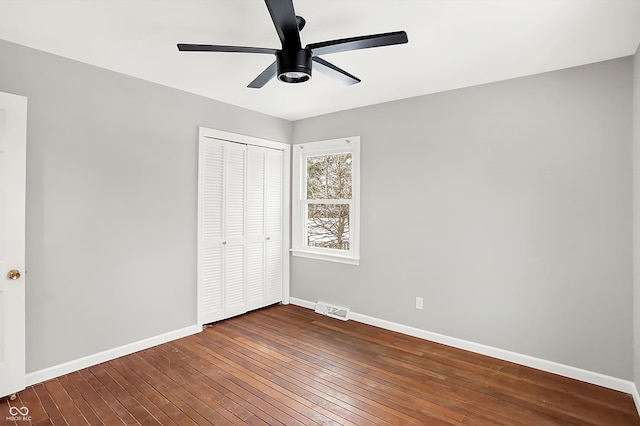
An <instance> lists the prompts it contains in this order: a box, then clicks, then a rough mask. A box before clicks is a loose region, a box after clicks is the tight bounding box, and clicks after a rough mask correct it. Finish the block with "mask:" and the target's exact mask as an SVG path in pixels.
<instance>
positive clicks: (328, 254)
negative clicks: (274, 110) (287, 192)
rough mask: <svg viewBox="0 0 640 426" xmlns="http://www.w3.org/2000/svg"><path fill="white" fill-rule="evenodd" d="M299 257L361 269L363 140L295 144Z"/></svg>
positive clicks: (295, 240)
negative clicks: (358, 265) (359, 267)
mask: <svg viewBox="0 0 640 426" xmlns="http://www.w3.org/2000/svg"><path fill="white" fill-rule="evenodd" d="M293 155H294V157H293V185H294V188H293V194H294V196H293V215H294V217H293V249H292V253H293V255H294V256H303V257H310V258H313V259H320V260H329V261H335V262H342V263H349V264H352V265H357V264H358V262H359V259H360V258H359V250H358V248H359V223H360V198H359V191H360V138H359V137H351V138H345V139H335V140H329V141H322V142H310V143H304V144H299V145H294V148H293Z"/></svg>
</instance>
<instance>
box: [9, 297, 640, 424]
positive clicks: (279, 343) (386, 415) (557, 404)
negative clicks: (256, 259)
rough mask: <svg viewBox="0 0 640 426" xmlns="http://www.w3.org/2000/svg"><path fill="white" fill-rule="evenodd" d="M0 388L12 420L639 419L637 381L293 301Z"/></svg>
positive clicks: (366, 421) (416, 421)
mask: <svg viewBox="0 0 640 426" xmlns="http://www.w3.org/2000/svg"><path fill="white" fill-rule="evenodd" d="M0 402H1V403H2V404H1V405H0V407H1V408H0V425H4V424H10V425H13V426H18V425H19V426H23V425H27V424H28V425H37V426H45V425H47V426H48V425H55V426H59V425H86V424H89V425H92V426H93V425H101V424H104V425H108V426H111V425H117V424H127V425H129V424H132V425H136V424H140V425H152V424H156V425H157V424H160V425H171V424H177V425H187V424H188V425H193V424H196V425H216V426H218V425H236V426H237V425H243V424H249V425H260V426H265V425H286V426H305V425H317V424H322V425H358V426H359V425H425V424H429V425H478V426H481V425H491V426H497V425H505V426H518V425H522V426H530V425H534V426H557V425H606V426H610V425H611V426H618V425H620V426H623V425H624V426H626V425H640V417H639V416H638V412H637V410H636V408H635V406H634V402H633V398H632V396H631V395H627V394H624V393H621V392H617V391H613V390H610V389H605V388H602V387H599V386H595V385H590V384H587V383H583V382H580V381H577V380H573V379H569V378H566V377H561V376H558V375H555V374H550V373H546V372H543V371H540V370H535V369H532V368H528V367H524V366H521V365H517V364H512V363H509V362H506V361H502V360H498V359H495V358H489V357H485V356H482V355H479V354H474V353H470V352H467V351H463V350H460V349H455V348H451V347H447V346H445V345H441V344H437V343H433V342H428V341H425V340H421V339H418V338H415V337H411V336H406V335H402V334H399V333H394V332H390V331H387V330H382V329H380V328H376V327H372V326H369V325H366V324H362V323H358V322H355V321H346V322H344V321H339V320H336V319H333V318H329V317H325V316H321V315H318V314H316V313H314V312H313V311H311V310H309V309H304V308H301V307H298V306H292V305H278V306H272V307H268V308H265V309H261V310H257V311H254V312H250V313H248V314H245V315H242V316H239V317H234V318H231V319H229V320H226V321H221V322H218V323H215V324H212V325H211V326H209V327H206V328H205V329H204V330H203V332H202V333H198V334H196V335H193V336H189V337H185V338H183V339H178V340H175V341H172V342H169V343H166V344H163V345H160V346H157V347H153V348H149V349H146V350H143V351H140V352H137V353H134V354H131V355H128V356H125V357H121V358H118V359H115V360H112V361H109V362H106V363H102V364H99V365H96V366H93V367H90V368H87V369H84V370H80V371H77V372H74V373H70V374H68V375H65V376H62V377H59V378H56V379H53V380H50V381H48V382H45V383H40V384H37V385H35V386H30V387H28V388H27V389H25V390H24V391H22V392H20V393H19V395H18V399H17V400H16V401H13V404H12V405H10V402H9V401H8V400H7V399H6V398H5V399H4V400H2V401H0ZM11 406H20V407H28V408H29V413H30V416H31V421H20V422H15V421H4V420H5V417H6V416H3V415H2V411H3V410H4V411H5V412H6V413H8V412H9V409H10V407H11Z"/></svg>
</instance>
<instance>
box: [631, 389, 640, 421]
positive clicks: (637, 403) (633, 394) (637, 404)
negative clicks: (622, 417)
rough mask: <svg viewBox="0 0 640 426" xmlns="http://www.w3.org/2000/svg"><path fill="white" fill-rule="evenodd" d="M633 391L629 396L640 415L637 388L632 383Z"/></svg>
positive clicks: (639, 395)
mask: <svg viewBox="0 0 640 426" xmlns="http://www.w3.org/2000/svg"><path fill="white" fill-rule="evenodd" d="M632 385H633V391H632V392H631V395H632V396H633V401H634V402H635V403H636V410H638V415H640V394H638V387H637V386H636V384H635V383H632Z"/></svg>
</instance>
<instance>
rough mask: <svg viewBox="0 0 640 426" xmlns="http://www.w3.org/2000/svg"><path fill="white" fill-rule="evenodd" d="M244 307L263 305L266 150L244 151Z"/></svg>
mask: <svg viewBox="0 0 640 426" xmlns="http://www.w3.org/2000/svg"><path fill="white" fill-rule="evenodd" d="M247 158H248V162H247V166H248V167H247V307H248V309H249V310H251V309H256V308H259V307H261V306H264V297H265V279H264V275H265V269H264V267H265V243H266V229H265V197H266V188H265V185H266V176H265V172H266V163H267V161H266V160H267V149H266V148H260V147H255V146H249V147H248V148H247Z"/></svg>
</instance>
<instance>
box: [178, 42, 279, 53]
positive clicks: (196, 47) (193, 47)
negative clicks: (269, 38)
mask: <svg viewBox="0 0 640 426" xmlns="http://www.w3.org/2000/svg"><path fill="white" fill-rule="evenodd" d="M178 50H179V51H181V52H239V53H272V54H273V53H276V52H277V49H269V48H266V47H244V46H219V45H215V44H184V43H180V44H178Z"/></svg>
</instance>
